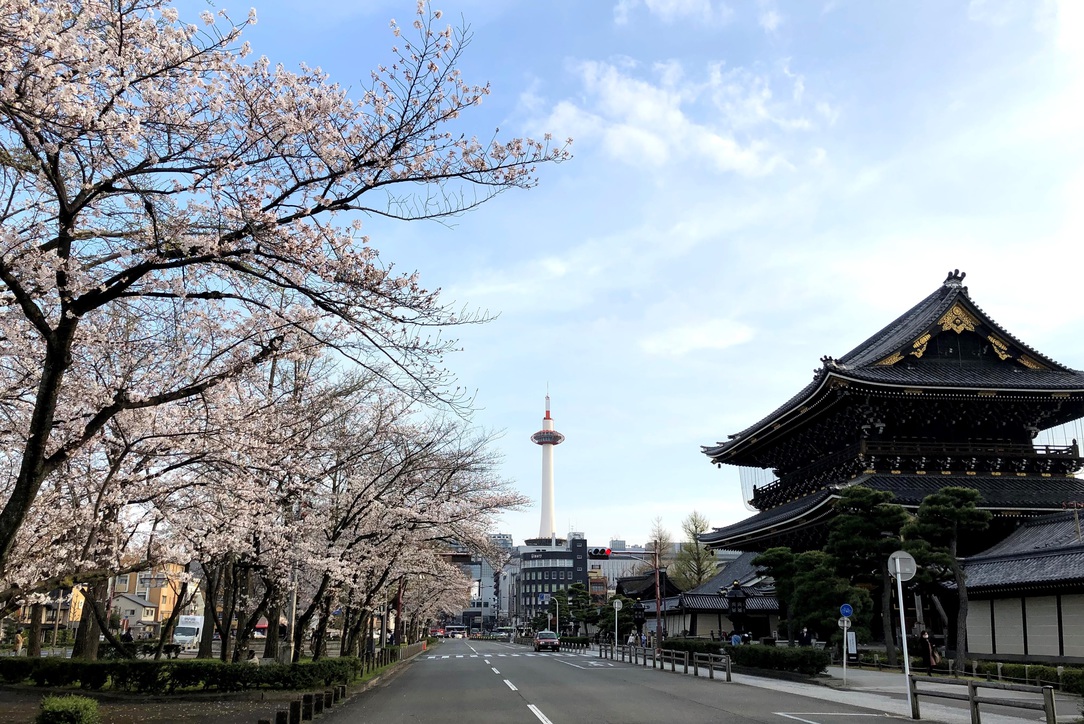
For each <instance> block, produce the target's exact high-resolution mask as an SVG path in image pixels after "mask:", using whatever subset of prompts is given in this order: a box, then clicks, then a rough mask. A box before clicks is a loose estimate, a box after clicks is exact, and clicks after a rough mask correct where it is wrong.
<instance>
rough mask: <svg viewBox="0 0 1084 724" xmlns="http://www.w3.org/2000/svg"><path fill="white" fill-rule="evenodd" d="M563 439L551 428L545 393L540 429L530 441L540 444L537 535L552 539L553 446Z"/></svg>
mask: <svg viewBox="0 0 1084 724" xmlns="http://www.w3.org/2000/svg"><path fill="white" fill-rule="evenodd" d="M564 441H565V436H564V435H562V434H561V433H559V432H557V431H556V430H554V429H553V418H551V417H550V396H549V395H546V416H545V417H543V418H542V429H541V430H539V431H538V432H536V433H535V434H534V435H531V442H533V443H534V444H535V445H541V446H542V524H541V525H539V526H538V537H539V538H549V539H550V540H554V539H555V538H556V537H557V530H556V526H554V524H553V446H554V445H560V444H561V443H563V442H564Z"/></svg>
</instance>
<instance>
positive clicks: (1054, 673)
mask: <svg viewBox="0 0 1084 724" xmlns="http://www.w3.org/2000/svg"><path fill="white" fill-rule="evenodd" d="M1028 683H1029V684H1034V685H1036V686H1057V685H1058V683H1059V679H1058V667H1056V666H1041V665H1033V666H1029V667H1028Z"/></svg>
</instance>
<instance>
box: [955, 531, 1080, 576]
mask: <svg viewBox="0 0 1084 724" xmlns="http://www.w3.org/2000/svg"><path fill="white" fill-rule="evenodd" d="M1078 530H1079V529H1078V528H1077V522H1076V520H1075V518H1074V516H1073V514H1072V513H1057V514H1055V515H1048V516H1043V517H1042V518H1036V519H1034V520H1030V521H1026V522H1024V523H1023V524H1022V525H1021V526H1020V527H1019V528H1018V529H1017V530H1016V531H1015V532H1013V533H1012V535H1010V536H1009V537H1008V538H1006V539H1005V540H1003V541H1001V542H1000V543H998V544H997V545H995V546H993V547H992V548H990V549H988V550H986V551H984V552H983V553H981V554H979V555H977V556H972V557H970V558H968V559H967V560H966V561H964V571H965V572H966V574H967V589H968V592H969V593H972V594H981V593H984V592H993V591H999V590H1000V591H1009V590H1014V589H1027V588H1031V589H1035V588H1051V587H1057V588H1062V587H1067V586H1068V587H1074V586H1075V587H1077V588H1078V590H1079V587H1080V586H1082V585H1084V541H1082V540H1081V539H1080V538H1079V537H1078Z"/></svg>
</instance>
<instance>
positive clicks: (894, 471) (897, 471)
mask: <svg viewBox="0 0 1084 724" xmlns="http://www.w3.org/2000/svg"><path fill="white" fill-rule="evenodd" d="M888 472H890V473H892V474H893V475H899V474H900V471H899V470H889V471H888Z"/></svg>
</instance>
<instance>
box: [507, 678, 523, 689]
mask: <svg viewBox="0 0 1084 724" xmlns="http://www.w3.org/2000/svg"><path fill="white" fill-rule="evenodd" d="M504 683H506V684H508V688H509V689H511V690H512V691H519V689H517V688H516V685H515V684H513V683H512V682H511V681H509V680H508V679H505V680H504Z"/></svg>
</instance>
